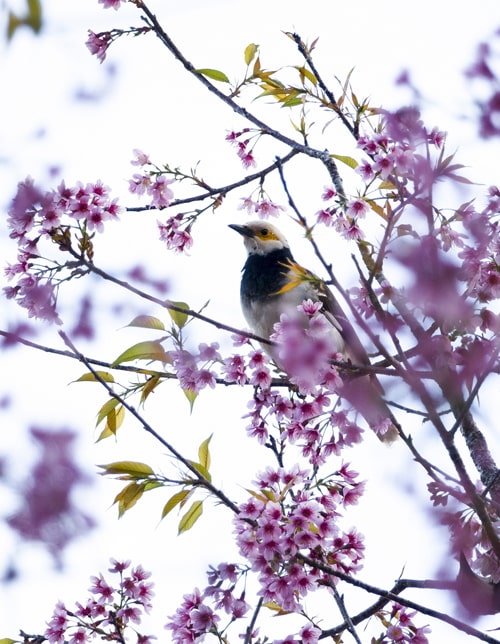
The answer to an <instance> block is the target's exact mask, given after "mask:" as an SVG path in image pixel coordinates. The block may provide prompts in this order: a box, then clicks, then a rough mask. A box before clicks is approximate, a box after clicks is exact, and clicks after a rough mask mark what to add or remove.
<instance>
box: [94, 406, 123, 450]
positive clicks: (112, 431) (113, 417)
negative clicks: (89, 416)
mask: <svg viewBox="0 0 500 644" xmlns="http://www.w3.org/2000/svg"><path fill="white" fill-rule="evenodd" d="M124 418H125V407H123V405H120V407H118V409H117V410H116V411H115V410H114V409H112V410H111V411H110V412H109V414H108V415H107V416H106V426H105V427H104V429H103V430H102V432H101V433H100V434H99V438H98V439H97V442H99V441H102V440H103V439H104V438H109V437H110V436H115V435H116V432H117V431H118V430H119V429H120V427H121V425H122V423H123V419H124Z"/></svg>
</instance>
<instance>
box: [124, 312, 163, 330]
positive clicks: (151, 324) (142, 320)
mask: <svg viewBox="0 0 500 644" xmlns="http://www.w3.org/2000/svg"><path fill="white" fill-rule="evenodd" d="M126 326H137V327H139V328H141V329H156V330H157V331H165V326H164V324H163V322H162V321H161V320H160V319H158V318H155V317H153V316H152V315H138V316H137V317H135V318H134V319H133V320H132V322H129V323H128V324H127V325H126Z"/></svg>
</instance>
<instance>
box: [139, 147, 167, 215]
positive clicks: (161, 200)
mask: <svg viewBox="0 0 500 644" xmlns="http://www.w3.org/2000/svg"><path fill="white" fill-rule="evenodd" d="M133 153H134V158H133V159H132V161H131V164H132V165H134V166H137V167H140V168H144V169H143V171H142V173H138V172H136V173H135V174H134V175H133V176H132V179H129V186H128V188H129V192H131V193H132V194H136V195H139V196H141V195H144V194H147V195H148V196H150V197H151V208H160V209H161V208H167V207H168V206H170V204H171V203H172V200H173V198H174V193H173V192H172V189H171V188H170V187H169V186H170V185H171V184H172V183H174V179H173V178H171V177H168V176H167V174H166V173H168V170H165V171H162V170H161V169H160V168H159V167H158V166H156V165H155V164H154V163H153V162H152V161H151V159H150V158H149V155H148V154H146V153H145V152H143V151H142V150H138V149H134V151H133Z"/></svg>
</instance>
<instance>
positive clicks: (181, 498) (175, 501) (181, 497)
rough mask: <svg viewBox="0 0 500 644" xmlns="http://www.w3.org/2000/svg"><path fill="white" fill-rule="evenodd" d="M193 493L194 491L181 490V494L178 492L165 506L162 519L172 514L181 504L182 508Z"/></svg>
mask: <svg viewBox="0 0 500 644" xmlns="http://www.w3.org/2000/svg"><path fill="white" fill-rule="evenodd" d="M192 493H193V490H181V491H180V492H176V493H175V494H174V495H173V496H171V497H170V499H169V500H168V501H167V502H166V503H165V505H164V506H163V510H162V513H161V518H162V519H164V518H165V517H166V516H167V514H168V513H169V512H171V511H172V510H173V509H174V508H175V507H176V506H177V505H179V504H180V506H181V507H182V506H183V505H184V503H185V502H186V500H187V499H188V497H189V496H190V495H191V494H192Z"/></svg>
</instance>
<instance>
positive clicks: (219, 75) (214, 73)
mask: <svg viewBox="0 0 500 644" xmlns="http://www.w3.org/2000/svg"><path fill="white" fill-rule="evenodd" d="M194 71H195V72H196V73H197V74H202V75H203V76H206V77H207V78H211V79H212V80H215V81H220V82H221V83H229V78H228V77H227V76H226V74H224V72H221V71H219V70H218V69H195V70H194Z"/></svg>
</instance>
